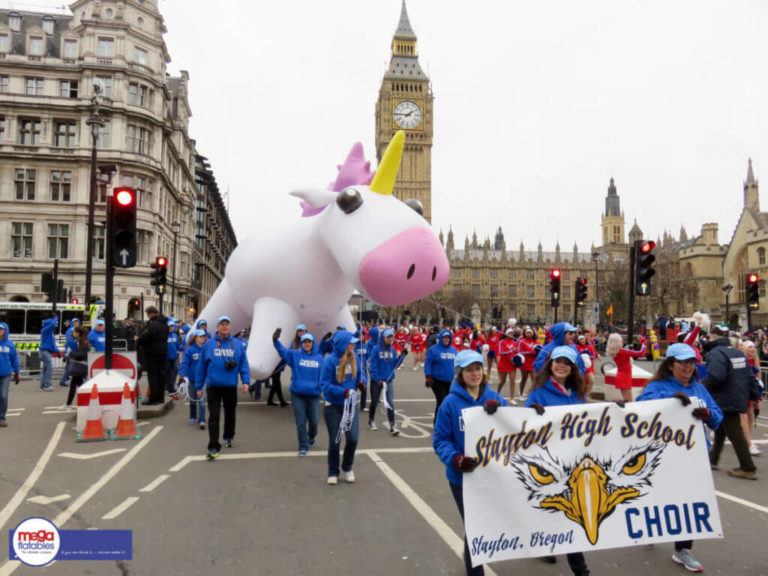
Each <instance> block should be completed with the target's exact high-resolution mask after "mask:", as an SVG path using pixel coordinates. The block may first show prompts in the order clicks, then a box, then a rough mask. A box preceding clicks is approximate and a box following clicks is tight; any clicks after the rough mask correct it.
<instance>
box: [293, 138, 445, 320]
mask: <svg viewBox="0 0 768 576" xmlns="http://www.w3.org/2000/svg"><path fill="white" fill-rule="evenodd" d="M404 142H405V134H404V132H402V131H399V132H397V133H396V134H395V136H394V137H393V138H392V141H391V142H390V143H389V146H388V147H387V150H386V151H385V153H384V156H383V158H382V161H381V164H380V165H379V168H378V170H377V172H376V175H375V176H374V177H373V180H372V181H371V183H370V185H365V184H353V185H348V186H346V187H345V188H343V189H342V190H341V191H340V192H338V193H337V192H334V191H329V190H301V191H297V192H292V194H293V195H295V196H299V197H300V198H302V199H303V200H304V203H306V204H308V205H309V206H311V207H312V208H313V209H314V210H316V211H317V210H319V212H317V213H316V214H317V215H316V216H314V218H317V219H318V233H319V235H320V237H321V238H322V240H323V243H324V244H325V245H326V246H327V248H328V249H329V250H330V251H331V253H332V254H333V256H334V260H335V261H336V263H337V264H338V266H339V268H340V269H341V271H342V272H343V274H344V276H345V278H346V279H347V281H348V282H349V283H350V284H352V286H354V287H355V288H356V289H357V290H358V291H359V292H361V293H362V294H364V295H365V296H367V297H368V298H369V299H371V300H373V301H374V302H376V303H378V304H381V305H384V306H398V305H402V304H407V303H409V302H413V301H414V300H418V299H419V298H423V297H425V296H428V295H429V294H432V293H433V292H436V291H437V290H439V289H440V288H441V287H442V286H443V284H445V283H446V282H447V281H448V276H449V273H450V269H449V265H448V259H447V257H446V255H445V252H444V250H443V247H442V246H441V245H440V242H439V241H438V239H437V237H436V236H435V235H434V234H433V233H432V231H431V230H430V228H429V225H428V223H427V221H426V220H424V218H423V217H422V214H421V204H420V203H419V202H417V201H415V200H409V201H407V202H401V201H400V200H398V199H397V198H395V197H394V196H393V195H392V189H393V188H394V185H395V178H396V176H397V171H398V169H399V167H400V159H401V157H402V152H403V145H404ZM353 151H354V148H353Z"/></svg>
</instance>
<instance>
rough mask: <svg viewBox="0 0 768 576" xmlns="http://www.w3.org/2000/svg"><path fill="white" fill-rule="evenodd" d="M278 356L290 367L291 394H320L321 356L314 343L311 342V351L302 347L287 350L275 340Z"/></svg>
mask: <svg viewBox="0 0 768 576" xmlns="http://www.w3.org/2000/svg"><path fill="white" fill-rule="evenodd" d="M275 348H276V349H277V353H278V354H280V358H282V359H283V361H284V362H285V363H286V365H288V366H290V367H291V387H290V388H289V390H290V391H291V394H303V395H304V396H319V395H320V370H321V369H322V367H323V357H322V355H321V354H320V353H319V352H316V351H315V343H314V342H312V351H311V352H310V353H307V352H305V351H304V348H301V349H300V350H288V348H286V347H285V346H283V345H282V344H281V343H280V340H278V341H276V342H275Z"/></svg>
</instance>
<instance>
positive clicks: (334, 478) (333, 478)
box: [328, 476, 339, 486]
mask: <svg viewBox="0 0 768 576" xmlns="http://www.w3.org/2000/svg"><path fill="white" fill-rule="evenodd" d="M338 483H339V477H338V476H328V485H329V486H336V484H338Z"/></svg>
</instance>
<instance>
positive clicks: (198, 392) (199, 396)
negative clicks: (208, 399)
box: [197, 390, 203, 398]
mask: <svg viewBox="0 0 768 576" xmlns="http://www.w3.org/2000/svg"><path fill="white" fill-rule="evenodd" d="M197 397H198V398H202V397H203V391H202V390H198V391H197Z"/></svg>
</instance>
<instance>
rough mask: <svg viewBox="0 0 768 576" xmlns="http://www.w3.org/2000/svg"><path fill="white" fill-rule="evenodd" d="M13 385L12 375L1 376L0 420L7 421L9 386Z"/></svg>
mask: <svg viewBox="0 0 768 576" xmlns="http://www.w3.org/2000/svg"><path fill="white" fill-rule="evenodd" d="M10 386H11V375H10V374H8V375H6V376H0V422H5V413H6V412H7V411H8V388H10Z"/></svg>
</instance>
